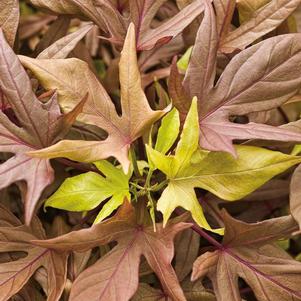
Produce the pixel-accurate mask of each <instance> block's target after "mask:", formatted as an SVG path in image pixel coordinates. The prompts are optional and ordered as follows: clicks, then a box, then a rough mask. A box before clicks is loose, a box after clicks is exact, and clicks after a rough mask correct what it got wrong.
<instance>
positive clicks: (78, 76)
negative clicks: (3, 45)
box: [21, 25, 166, 172]
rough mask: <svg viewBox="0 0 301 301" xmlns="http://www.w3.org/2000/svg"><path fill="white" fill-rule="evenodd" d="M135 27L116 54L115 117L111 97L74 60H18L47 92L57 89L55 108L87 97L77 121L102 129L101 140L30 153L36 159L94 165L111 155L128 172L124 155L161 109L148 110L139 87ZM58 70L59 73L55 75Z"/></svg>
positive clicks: (53, 147) (127, 161)
mask: <svg viewBox="0 0 301 301" xmlns="http://www.w3.org/2000/svg"><path fill="white" fill-rule="evenodd" d="M135 45H136V43H135V29H134V26H133V25H131V26H130V27H129V31H128V35H127V38H126V41H125V44H124V47H123V51H122V53H121V59H120V64H119V73H120V74H119V76H120V83H121V106H122V116H121V117H120V116H119V115H118V114H117V112H116V109H115V107H114V104H113V103H112V101H111V99H110V97H109V96H108V94H107V93H106V91H105V90H104V89H103V87H102V86H101V84H100V83H99V82H98V80H97V78H96V77H95V75H94V74H93V73H92V72H91V71H90V70H89V68H88V66H87V65H86V64H85V63H84V62H81V61H79V60H76V59H69V60H64V61H62V60H33V59H30V58H27V57H22V58H21V60H22V63H23V64H24V65H25V66H26V67H27V68H30V70H31V71H33V72H34V74H35V75H36V77H37V78H38V79H39V80H40V81H41V83H42V84H43V86H45V87H46V88H47V89H57V91H58V93H59V95H60V98H59V101H60V104H61V105H62V106H63V107H64V108H65V109H66V108H69V107H70V106H72V105H73V104H74V103H76V102H78V100H79V99H80V98H81V97H82V95H84V94H85V93H87V92H88V93H89V96H90V97H89V99H88V101H87V104H86V105H85V107H84V109H83V114H82V120H84V121H85V122H87V123H89V124H94V125H97V126H99V127H100V128H102V129H104V130H105V131H106V132H107V133H108V138H107V139H106V140H104V141H75V140H74V141H73V140H63V141H61V142H59V143H57V144H56V145H54V146H52V147H49V148H46V149H44V150H41V151H37V152H35V153H31V155H32V156H35V157H47V158H55V157H66V158H69V159H72V160H77V161H83V162H93V161H97V160H100V159H106V158H108V157H110V156H114V157H116V158H117V159H118V160H119V161H120V163H121V164H122V166H123V168H124V170H125V172H127V171H128V168H129V159H128V151H129V147H130V145H131V143H132V142H133V141H134V140H136V139H137V138H138V137H139V136H141V135H142V134H143V133H144V131H145V130H147V129H148V128H149V127H150V126H151V124H152V123H154V122H155V121H156V120H158V119H159V118H160V117H161V116H163V115H164V114H165V112H166V111H153V110H152V109H151V108H150V106H149V104H148V101H147V98H146V96H145V94H144V92H143V90H142V88H141V78H140V74H139V70H138V66H137V58H136V46H135ZM57 67H58V68H59V70H60V71H59V73H58V74H57V71H56V70H58V69H57Z"/></svg>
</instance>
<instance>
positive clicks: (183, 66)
mask: <svg viewBox="0 0 301 301" xmlns="http://www.w3.org/2000/svg"><path fill="white" fill-rule="evenodd" d="M191 53H192V47H189V48H188V49H187V50H186V52H185V53H184V55H183V56H182V57H181V58H180V59H179V60H178V62H177V66H178V68H179V69H180V70H182V71H186V70H187V68H188V64H189V60H190V56H191Z"/></svg>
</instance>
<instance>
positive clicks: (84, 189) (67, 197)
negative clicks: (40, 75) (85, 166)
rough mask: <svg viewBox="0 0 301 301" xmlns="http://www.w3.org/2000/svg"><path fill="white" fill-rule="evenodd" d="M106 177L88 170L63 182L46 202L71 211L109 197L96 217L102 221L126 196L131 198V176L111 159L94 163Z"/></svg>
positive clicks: (86, 207) (100, 201) (88, 207)
mask: <svg viewBox="0 0 301 301" xmlns="http://www.w3.org/2000/svg"><path fill="white" fill-rule="evenodd" d="M94 164H95V165H96V167H97V168H98V169H99V170H100V171H101V172H102V173H103V174H104V175H105V176H106V178H104V177H103V176H101V175H99V174H97V173H95V172H88V173H85V174H81V175H78V176H75V177H72V178H68V179H66V180H65V181H64V183H63V184H62V185H61V187H60V188H59V189H58V190H57V191H56V192H55V193H54V194H53V195H52V196H51V197H50V198H49V199H48V200H47V201H46V203H45V207H48V206H50V207H54V208H59V209H64V210H69V211H79V212H81V211H88V210H92V209H94V208H95V207H97V206H98V205H99V204H100V203H102V202H103V201H104V200H106V199H108V198H110V199H109V200H108V202H107V203H106V204H105V205H104V206H103V208H102V209H101V211H100V212H99V214H98V215H97V217H96V219H95V223H97V222H100V221H102V220H103V219H104V218H106V217H107V216H109V215H110V214H111V213H112V212H113V211H114V210H115V209H116V208H118V207H119V206H120V205H121V204H122V203H123V201H124V199H128V200H130V199H131V196H130V192H129V176H127V175H125V174H124V173H123V171H122V170H121V169H118V168H117V167H115V166H113V165H112V164H111V163H110V162H108V161H99V162H95V163H94Z"/></svg>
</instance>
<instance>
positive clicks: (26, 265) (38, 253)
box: [0, 207, 67, 301]
mask: <svg viewBox="0 0 301 301" xmlns="http://www.w3.org/2000/svg"><path fill="white" fill-rule="evenodd" d="M0 218H1V227H0V244H1V247H0V251H1V254H2V255H3V254H9V253H8V252H24V253H25V254H26V256H24V257H22V256H21V257H20V258H16V259H15V260H12V258H10V257H9V256H7V260H6V262H4V261H1V263H0V300H3V301H5V300H9V299H10V298H11V297H12V296H13V295H14V294H16V293H17V292H18V291H19V290H21V289H22V287H23V286H24V285H25V284H26V282H27V281H29V280H30V277H31V276H33V274H34V273H35V272H36V271H37V270H38V269H39V268H41V267H43V268H44V269H46V271H47V286H46V287H45V293H46V294H47V296H48V298H47V300H48V301H58V300H59V299H60V296H61V294H62V292H63V289H64V286H65V281H66V275H67V253H65V252H60V253H57V252H56V251H54V250H51V249H47V248H42V247H39V246H34V245H32V244H31V243H30V241H31V240H36V239H46V236H45V234H44V230H43V228H42V226H41V224H40V222H39V220H38V219H37V218H34V219H33V223H32V226H31V228H29V227H27V226H21V225H20V222H19V221H18V220H16V218H15V217H14V215H13V214H12V213H11V212H9V211H7V210H6V209H5V208H4V207H0Z"/></svg>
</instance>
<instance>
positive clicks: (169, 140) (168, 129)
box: [155, 108, 180, 154]
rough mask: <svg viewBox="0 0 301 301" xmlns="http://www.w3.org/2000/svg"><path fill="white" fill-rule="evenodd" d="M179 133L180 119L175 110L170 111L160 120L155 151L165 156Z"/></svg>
mask: <svg viewBox="0 0 301 301" xmlns="http://www.w3.org/2000/svg"><path fill="white" fill-rule="evenodd" d="M179 131H180V117H179V112H178V111H177V109H176V108H174V109H173V110H171V111H170V112H169V113H168V114H167V115H166V116H165V117H163V119H162V123H161V126H160V128H159V131H158V136H157V141H156V145H155V149H156V150H157V151H158V152H160V153H162V154H166V153H167V151H168V150H169V149H170V148H171V147H172V145H173V144H174V143H175V141H176V139H177V137H178V135H179Z"/></svg>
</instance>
